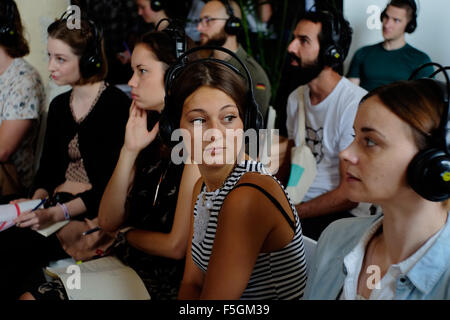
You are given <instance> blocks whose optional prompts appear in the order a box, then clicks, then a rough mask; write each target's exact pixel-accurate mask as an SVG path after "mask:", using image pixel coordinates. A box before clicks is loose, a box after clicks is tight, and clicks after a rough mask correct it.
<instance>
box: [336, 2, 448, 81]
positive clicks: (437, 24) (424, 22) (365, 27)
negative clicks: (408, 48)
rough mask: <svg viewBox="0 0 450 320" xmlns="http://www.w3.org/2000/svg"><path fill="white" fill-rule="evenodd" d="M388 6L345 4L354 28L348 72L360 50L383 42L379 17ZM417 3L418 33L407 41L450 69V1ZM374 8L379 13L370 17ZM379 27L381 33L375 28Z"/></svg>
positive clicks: (407, 38) (373, 13)
mask: <svg viewBox="0 0 450 320" xmlns="http://www.w3.org/2000/svg"><path fill="white" fill-rule="evenodd" d="M388 2H389V1H387V0H344V16H345V18H346V19H347V20H348V21H349V22H350V25H351V26H352V28H353V40H352V45H351V47H350V52H349V55H348V57H347V59H346V61H345V72H346V71H347V70H348V66H349V64H350V61H351V58H352V57H353V54H354V52H355V51H356V50H357V49H358V48H360V47H362V46H365V45H368V44H374V43H377V42H380V41H382V40H383V37H382V35H381V23H380V22H379V21H380V20H379V14H380V13H381V11H382V10H383V9H384V8H385V7H386V4H387V3H388ZM416 2H417V3H418V18H417V29H416V31H415V32H414V33H412V34H406V41H407V42H408V43H409V44H411V45H412V46H414V47H416V48H417V49H419V50H421V51H424V52H425V53H427V54H428V55H429V56H430V58H431V60H432V61H433V62H437V63H440V64H443V65H450V0H416ZM370 6H376V7H378V8H379V10H377V11H371V12H370V13H367V11H368V9H369V8H370ZM376 7H372V8H373V9H376ZM376 24H378V27H379V29H375V28H374V27H375V26H376Z"/></svg>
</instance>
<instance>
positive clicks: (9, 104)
mask: <svg viewBox="0 0 450 320" xmlns="http://www.w3.org/2000/svg"><path fill="white" fill-rule="evenodd" d="M44 103H45V91H44V85H43V84H42V81H41V78H40V76H39V73H38V72H37V71H36V70H35V69H34V68H33V67H32V66H31V65H30V64H29V63H28V62H27V61H25V60H24V59H22V58H17V59H14V60H13V62H12V64H11V65H10V66H9V67H8V69H6V71H5V72H4V73H3V74H1V75H0V125H1V123H2V121H5V120H19V119H36V121H33V126H32V128H31V130H29V131H28V133H27V134H26V136H25V138H24V139H23V141H22V143H21V144H20V146H19V148H18V149H17V150H16V152H15V153H14V154H13V155H12V157H11V160H12V162H13V163H14V165H15V166H16V169H17V173H18V175H19V179H20V181H21V183H22V185H23V187H25V188H28V187H29V186H30V185H31V182H32V180H33V174H34V171H33V165H34V162H35V161H34V155H35V149H36V143H37V138H38V133H39V115H40V113H41V112H42V110H44Z"/></svg>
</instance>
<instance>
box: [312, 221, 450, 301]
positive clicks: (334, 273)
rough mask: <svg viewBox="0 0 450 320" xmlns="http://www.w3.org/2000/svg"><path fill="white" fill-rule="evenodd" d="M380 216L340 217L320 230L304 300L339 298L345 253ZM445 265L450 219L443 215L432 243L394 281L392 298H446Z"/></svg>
mask: <svg viewBox="0 0 450 320" xmlns="http://www.w3.org/2000/svg"><path fill="white" fill-rule="evenodd" d="M381 217H382V214H379V215H376V216H373V217H361V218H348V220H347V219H341V221H339V220H338V221H336V222H335V223H333V224H332V225H330V227H331V228H327V229H329V230H325V231H324V233H323V234H322V236H321V239H319V242H318V246H317V250H316V252H315V257H314V258H313V261H312V264H311V272H310V275H309V277H308V282H307V286H306V290H305V299H339V296H340V294H341V291H342V287H343V284H344V280H345V277H346V275H347V270H346V268H345V265H344V258H345V256H346V255H347V254H348V253H349V252H350V251H351V250H352V249H353V248H354V247H355V246H356V245H357V244H358V242H359V241H360V240H361V237H363V236H364V233H365V232H366V231H367V230H368V229H369V228H370V226H372V225H373V224H374V223H375V222H376V221H377V220H378V219H380V218H381ZM327 231H328V232H327ZM449 266H450V218H449V216H447V222H446V223H445V226H444V227H443V230H442V232H441V234H440V235H439V236H438V238H437V239H436V242H435V243H434V244H433V245H432V246H431V248H430V249H429V250H428V251H427V252H426V253H425V255H424V256H423V257H422V258H421V259H420V260H419V261H418V262H417V263H416V264H415V265H414V266H413V268H411V270H410V271H409V272H408V273H407V274H406V275H403V276H401V277H400V278H399V279H398V280H397V286H396V297H395V299H424V298H425V299H436V297H445V298H446V299H447V298H450V289H446V287H447V284H446V283H447V281H450V280H449V279H450V267H449ZM444 273H445V274H446V275H444ZM439 281H442V284H440V283H439Z"/></svg>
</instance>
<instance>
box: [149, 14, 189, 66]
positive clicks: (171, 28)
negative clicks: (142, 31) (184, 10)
mask: <svg viewBox="0 0 450 320" xmlns="http://www.w3.org/2000/svg"><path fill="white" fill-rule="evenodd" d="M164 21H167V22H169V25H168V26H167V28H165V29H163V30H162V32H166V33H167V34H169V36H170V37H171V38H172V39H174V40H175V56H176V58H177V59H178V58H179V57H180V56H181V55H182V54H183V53H184V52H186V48H187V43H186V42H187V41H186V33H185V31H184V28H183V27H182V26H181V25H180V24H179V22H178V21H176V20H174V19H169V18H163V19H161V20H159V21H158V23H157V24H156V27H155V30H156V31H158V28H159V26H160V25H161V23H162V22H164Z"/></svg>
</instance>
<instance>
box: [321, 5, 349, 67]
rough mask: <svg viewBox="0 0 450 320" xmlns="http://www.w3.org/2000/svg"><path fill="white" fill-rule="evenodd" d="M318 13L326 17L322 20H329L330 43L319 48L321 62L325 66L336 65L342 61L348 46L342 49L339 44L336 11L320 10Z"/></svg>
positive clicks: (339, 29) (339, 34)
mask: <svg viewBox="0 0 450 320" xmlns="http://www.w3.org/2000/svg"><path fill="white" fill-rule="evenodd" d="M320 13H321V14H323V15H325V16H326V17H327V18H328V19H324V20H325V21H328V22H329V27H328V28H329V31H330V43H329V44H328V45H327V46H326V47H325V48H323V49H322V48H321V50H322V57H323V62H324V64H325V65H327V66H330V67H336V66H339V65H341V64H342V63H343V62H344V60H345V57H346V55H347V52H348V48H346V49H345V51H344V50H343V49H344V48H342V47H341V45H340V40H341V22H340V21H339V18H338V17H336V13H333V11H320ZM322 30H323V27H322Z"/></svg>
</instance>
